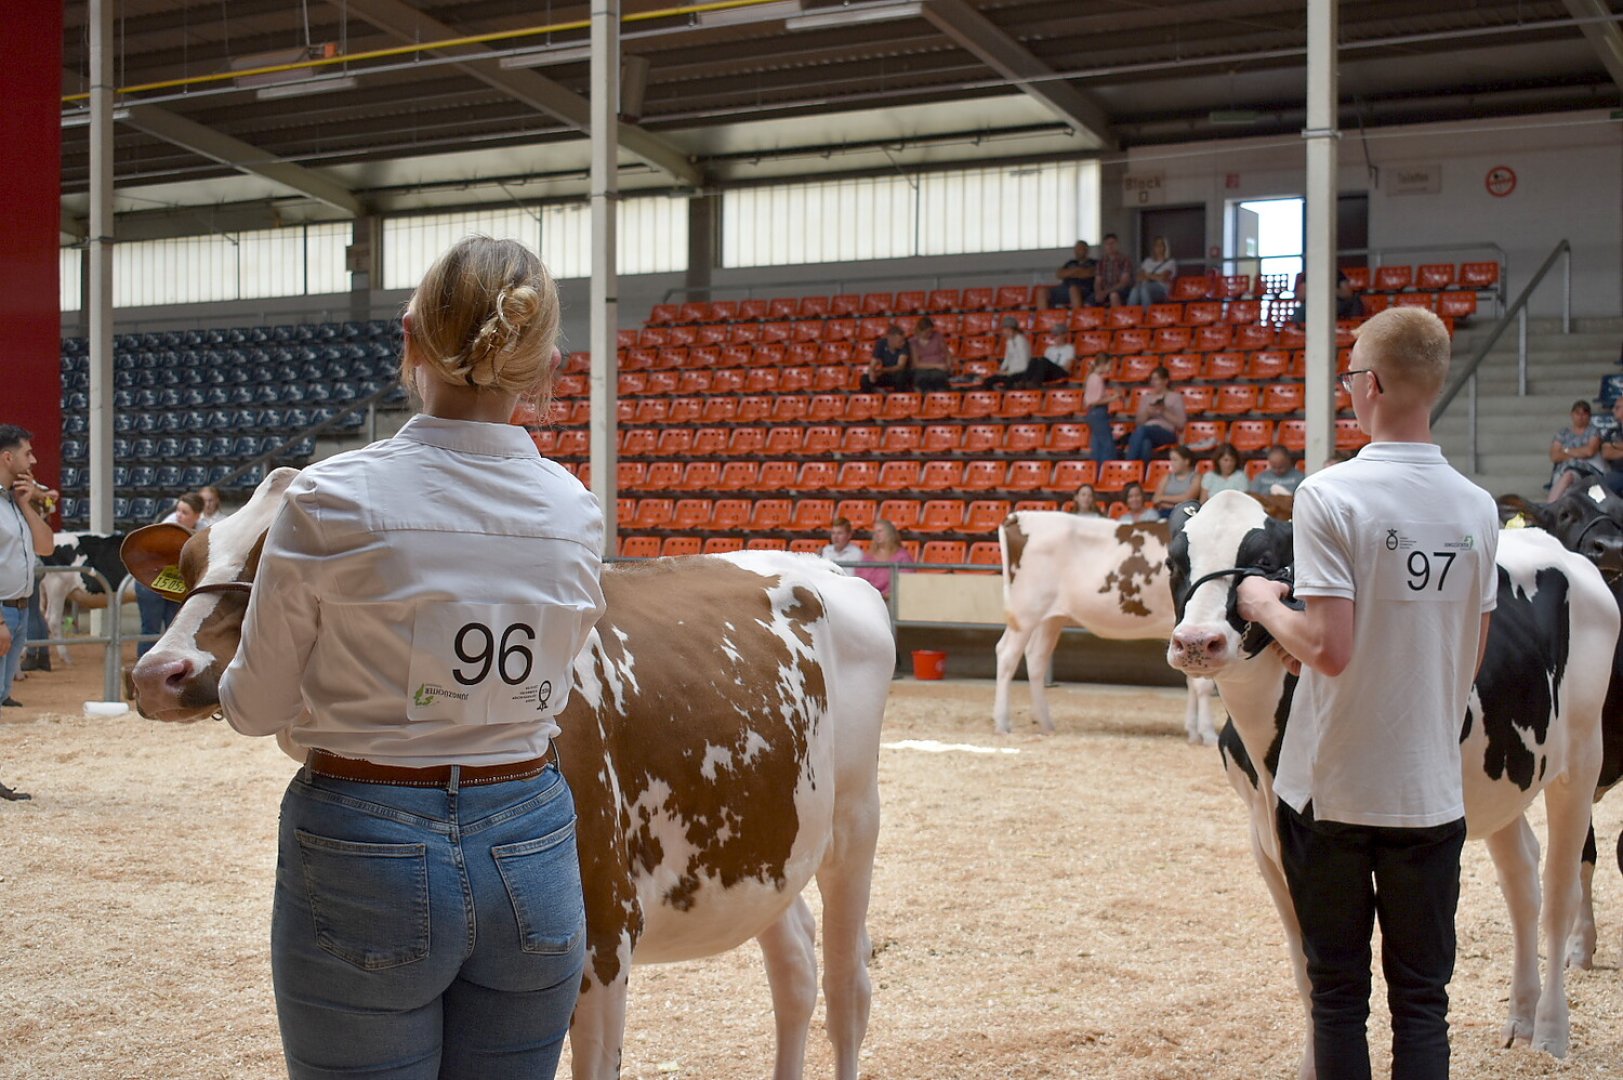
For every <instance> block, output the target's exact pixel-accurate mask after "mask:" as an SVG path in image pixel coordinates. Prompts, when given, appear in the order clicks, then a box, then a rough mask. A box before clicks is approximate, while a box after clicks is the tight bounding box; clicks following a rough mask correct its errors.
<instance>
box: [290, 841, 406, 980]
mask: <svg viewBox="0 0 1623 1080" xmlns="http://www.w3.org/2000/svg"><path fill="white" fill-rule="evenodd" d="M296 835H297V836H298V841H299V856H300V858H301V859H302V861H303V863H304V885H305V890H306V891H307V892H308V893H309V896H310V913H311V915H312V916H314V918H315V924H316V944H317V945H319V946H321V948H323V949H325V950H326V951H327V952H329V953H331V954H332V955H334V956H336V957H338V958H339V959H340V960H344V961H346V962H348V963H351V964H354V965H355V966H356V967H358V968H361V969H362V970H365V971H382V970H383V969H385V968H392V967H399V966H400V965H402V964H410V963H414V962H415V961H418V960H421V959H423V958H424V957H425V956H427V955H428V854H427V851H428V849H427V846H426V845H423V844H362V843H356V842H354V841H350V840H332V839H329V838H328V837H325V836H316V835H315V834H314V833H307V832H305V831H304V830H302V829H300V830H297V833H296Z"/></svg>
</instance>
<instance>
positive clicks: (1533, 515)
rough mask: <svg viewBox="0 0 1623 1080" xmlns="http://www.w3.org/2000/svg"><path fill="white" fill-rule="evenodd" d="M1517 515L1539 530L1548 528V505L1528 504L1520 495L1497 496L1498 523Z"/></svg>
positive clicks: (1549, 519) (1549, 517) (1539, 503)
mask: <svg viewBox="0 0 1623 1080" xmlns="http://www.w3.org/2000/svg"><path fill="white" fill-rule="evenodd" d="M1518 514H1520V515H1521V516H1522V517H1524V518H1526V519H1527V520H1528V521H1530V522H1532V523H1533V524H1534V525H1537V526H1538V527H1539V528H1541V529H1545V528H1549V525H1550V521H1551V514H1550V504H1549V503H1541V502H1529V501H1528V500H1526V499H1524V498H1522V497H1521V496H1520V495H1501V496H1499V520H1500V521H1509V520H1510V519H1511V518H1513V517H1515V516H1516V515H1518Z"/></svg>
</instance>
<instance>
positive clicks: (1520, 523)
mask: <svg viewBox="0 0 1623 1080" xmlns="http://www.w3.org/2000/svg"><path fill="white" fill-rule="evenodd" d="M1505 528H1507V529H1525V528H1527V519H1526V518H1525V517H1523V516H1522V515H1521V514H1517V515H1516V516H1515V517H1513V518H1511V519H1510V520H1509V521H1507V522H1505Z"/></svg>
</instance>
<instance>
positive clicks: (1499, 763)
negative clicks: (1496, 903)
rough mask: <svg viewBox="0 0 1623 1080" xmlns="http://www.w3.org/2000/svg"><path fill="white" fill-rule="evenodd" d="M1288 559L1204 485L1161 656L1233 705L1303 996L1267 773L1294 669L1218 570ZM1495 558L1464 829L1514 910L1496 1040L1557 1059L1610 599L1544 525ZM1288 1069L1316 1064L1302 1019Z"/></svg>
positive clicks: (1306, 1079)
mask: <svg viewBox="0 0 1623 1080" xmlns="http://www.w3.org/2000/svg"><path fill="white" fill-rule="evenodd" d="M1181 510H1182V508H1180V511H1181ZM1175 520H1179V519H1178V518H1177V517H1176V516H1175ZM1292 558H1293V551H1292V535H1291V528H1290V526H1289V525H1286V524H1282V523H1280V522H1278V521H1273V520H1270V519H1268V518H1267V517H1265V516H1264V514H1263V511H1262V509H1261V508H1260V507H1259V506H1258V504H1257V503H1256V502H1254V501H1252V500H1251V499H1248V498H1246V497H1245V496H1243V495H1240V494H1239V493H1237V492H1220V493H1218V494H1217V495H1214V496H1213V497H1212V498H1211V500H1210V501H1209V502H1208V503H1207V504H1206V505H1205V506H1204V507H1202V508H1201V509H1200V510H1199V512H1198V513H1195V514H1193V516H1191V517H1188V518H1187V521H1186V522H1180V525H1179V527H1178V528H1177V529H1176V531H1175V535H1174V537H1173V540H1172V553H1171V559H1170V567H1171V571H1172V576H1173V583H1172V588H1173V590H1174V593H1175V595H1176V596H1177V600H1178V612H1179V619H1178V627H1177V630H1176V631H1174V633H1173V636H1172V642H1171V644H1170V645H1169V646H1168V649H1167V660H1168V662H1169V663H1170V664H1171V665H1172V666H1173V667H1175V668H1177V669H1179V670H1180V671H1184V672H1186V673H1198V674H1202V675H1210V676H1211V677H1212V678H1214V679H1216V680H1217V684H1218V687H1219V689H1220V690H1221V692H1222V695H1223V703H1224V704H1225V705H1226V706H1227V707H1228V710H1229V716H1230V718H1231V720H1230V723H1229V725H1227V726H1226V727H1225V728H1224V729H1223V736H1222V741H1221V743H1220V746H1221V749H1222V752H1223V759H1224V763H1225V765H1226V767H1227V771H1228V776H1229V781H1230V783H1231V784H1232V785H1233V786H1234V789H1235V791H1237V792H1238V793H1239V794H1240V797H1241V798H1242V799H1243V800H1244V801H1245V803H1246V808H1247V811H1248V813H1249V817H1250V826H1251V849H1252V854H1253V855H1254V856H1255V858H1256V861H1257V867H1258V869H1259V870H1260V871H1261V872H1262V877H1263V881H1264V882H1265V883H1266V884H1267V886H1268V891H1269V893H1270V895H1271V896H1272V898H1273V901H1274V905H1275V907H1276V908H1277V909H1278V912H1279V917H1280V921H1281V922H1282V923H1283V924H1284V927H1285V937H1286V942H1287V945H1288V947H1289V950H1290V958H1291V966H1292V969H1293V971H1294V974H1295V976H1296V985H1297V989H1298V991H1299V992H1300V993H1301V995H1302V1004H1303V1008H1304V1009H1309V997H1308V995H1309V990H1310V986H1309V983H1308V978H1307V965H1306V961H1305V959H1304V957H1303V953H1302V942H1301V930H1300V927H1299V924H1298V923H1297V920H1296V912H1295V908H1294V906H1293V905H1292V903H1291V899H1290V893H1289V890H1288V888H1287V887H1286V884H1285V875H1284V869H1283V866H1282V864H1281V863H1280V856H1279V838H1278V833H1277V830H1276V826H1275V816H1274V815H1275V813H1276V811H1277V807H1278V802H1277V799H1276V797H1275V795H1274V788H1273V774H1274V768H1275V767H1276V765H1277V764H1278V761H1279V753H1280V747H1281V746H1282V745H1283V742H1284V736H1285V729H1286V726H1287V722H1288V720H1289V718H1290V705H1291V698H1292V696H1293V694H1294V692H1295V689H1296V676H1294V675H1291V674H1290V673H1289V672H1287V670H1286V668H1285V665H1284V663H1283V662H1282V661H1281V660H1280V658H1279V657H1278V656H1277V655H1276V654H1275V652H1274V651H1273V650H1272V649H1270V648H1268V647H1267V639H1266V636H1265V635H1264V634H1262V633H1261V632H1260V628H1258V627H1252V626H1250V625H1249V624H1246V623H1243V622H1242V621H1240V619H1239V616H1238V615H1237V614H1235V605H1234V599H1233V593H1234V589H1235V580H1236V579H1235V578H1234V577H1233V576H1231V575H1228V574H1226V573H1225V572H1228V571H1232V570H1233V569H1234V568H1244V569H1250V570H1257V571H1262V572H1267V573H1276V572H1279V571H1281V570H1282V569H1283V568H1285V567H1287V566H1289V565H1290V564H1291V562H1292ZM1498 565H1499V604H1498V607H1497V608H1496V609H1495V611H1494V614H1493V621H1492V623H1491V628H1490V630H1489V633H1488V642H1487V648H1486V652H1485V656H1484V658H1483V662H1482V669H1481V671H1480V672H1479V673H1478V674H1477V678H1476V681H1475V683H1474V685H1473V686H1472V690H1471V696H1470V699H1469V701H1468V704H1467V710H1466V714H1465V716H1464V718H1463V721H1462V724H1461V730H1460V757H1461V768H1462V769H1463V770H1464V772H1463V778H1464V787H1465V822H1466V829H1467V836H1468V837H1469V838H1472V839H1480V840H1484V841H1486V842H1487V845H1488V853H1489V854H1490V855H1491V856H1492V858H1493V861H1494V865H1495V867H1496V868H1497V870H1498V872H1499V886H1500V889H1501V891H1502V892H1503V893H1504V896H1505V903H1506V906H1507V907H1508V908H1509V910H1510V920H1511V929H1512V934H1513V938H1514V960H1513V966H1512V973H1511V985H1510V1011H1509V1017H1508V1019H1507V1020H1506V1022H1505V1026H1504V1028H1503V1030H1502V1038H1503V1039H1504V1043H1505V1045H1506V1046H1509V1045H1511V1044H1512V1043H1515V1042H1518V1041H1530V1042H1531V1043H1532V1045H1533V1047H1534V1048H1535V1049H1539V1050H1545V1051H1548V1052H1549V1053H1551V1054H1553V1055H1555V1056H1556V1057H1562V1056H1565V1054H1566V1052H1567V1049H1568V1043H1569V1037H1570V1034H1569V1025H1568V1013H1567V998H1566V984H1565V977H1564V972H1565V966H1566V965H1565V963H1564V960H1565V958H1566V957H1568V956H1571V955H1572V953H1573V951H1574V950H1575V949H1578V948H1581V947H1582V946H1581V942H1580V941H1579V940H1578V938H1579V935H1580V933H1581V930H1582V927H1581V924H1580V908H1581V904H1582V891H1581V889H1580V886H1579V879H1580V875H1579V863H1580V859H1581V856H1582V853H1583V847H1584V838H1585V836H1586V835H1587V834H1588V829H1589V808H1590V801H1591V799H1592V798H1593V797H1594V792H1595V781H1596V778H1597V777H1598V776H1599V775H1600V768H1601V711H1602V706H1603V703H1604V702H1605V700H1606V694H1607V687H1608V685H1609V684H1610V682H1611V658H1612V649H1613V645H1614V643H1615V642H1616V640H1617V636H1618V623H1619V616H1618V606H1617V603H1616V602H1615V601H1614V600H1613V599H1612V596H1611V593H1610V592H1609V591H1608V590H1607V588H1606V584H1605V582H1604V581H1603V580H1602V579H1601V575H1600V572H1599V571H1598V570H1596V569H1595V567H1594V566H1593V565H1591V564H1590V563H1589V562H1588V561H1587V560H1585V559H1584V558H1582V557H1581V556H1578V555H1575V554H1573V553H1572V552H1570V551H1567V550H1565V549H1564V548H1563V547H1562V546H1561V545H1560V543H1558V542H1557V541H1556V540H1555V539H1554V538H1552V537H1550V536H1549V535H1548V534H1546V533H1544V532H1542V531H1539V530H1536V529H1523V530H1511V531H1506V532H1503V533H1501V534H1500V539H1499V550H1498ZM1214 572H1216V573H1214ZM1220 574H1221V575H1224V576H1217V575H1220ZM1540 794H1543V796H1544V805H1545V811H1546V817H1547V820H1548V833H1547V841H1548V843H1547V850H1546V852H1545V865H1544V897H1543V906H1544V932H1545V943H1544V947H1545V956H1546V957H1547V958H1548V962H1547V964H1546V967H1545V976H1544V979H1543V981H1542V983H1541V982H1540V979H1539V949H1538V944H1539V942H1538V937H1539V908H1540V898H1539V866H1538V862H1539V844H1538V840H1537V838H1536V837H1535V836H1534V835H1533V830H1532V828H1531V827H1530V826H1529V825H1528V823H1527V818H1526V811H1527V809H1528V807H1529V806H1531V805H1532V803H1533V801H1534V800H1535V799H1536V798H1537V797H1538V796H1539V795H1540ZM1309 1016H1310V1017H1311V1012H1309ZM1300 1076H1301V1078H1302V1080H1310V1078H1311V1077H1313V1076H1314V1066H1313V1029H1312V1024H1311V1022H1310V1023H1309V1025H1308V1034H1307V1044H1306V1049H1305V1051H1304V1054H1303V1057H1302V1063H1301V1068H1300Z"/></svg>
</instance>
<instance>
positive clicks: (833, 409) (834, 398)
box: [806, 394, 845, 424]
mask: <svg viewBox="0 0 1623 1080" xmlns="http://www.w3.org/2000/svg"><path fill="white" fill-rule="evenodd" d="M843 412H845V399H844V398H842V397H840V396H839V395H838V394H814V395H813V396H812V399H811V402H810V405H809V407H808V408H807V410H806V419H807V420H809V421H810V422H812V423H814V424H819V423H823V422H825V421H828V420H836V419H838V418H839V417H840V414H842V413H843Z"/></svg>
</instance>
